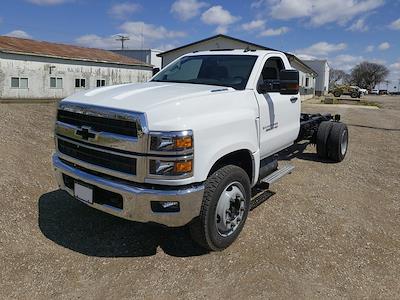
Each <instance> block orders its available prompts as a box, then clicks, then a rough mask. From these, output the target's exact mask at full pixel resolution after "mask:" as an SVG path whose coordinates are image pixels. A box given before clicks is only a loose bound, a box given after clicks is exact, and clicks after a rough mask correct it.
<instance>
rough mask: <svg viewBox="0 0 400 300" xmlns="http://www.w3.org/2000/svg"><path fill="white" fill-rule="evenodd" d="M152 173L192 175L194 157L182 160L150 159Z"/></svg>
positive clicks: (158, 174) (157, 174)
mask: <svg viewBox="0 0 400 300" xmlns="http://www.w3.org/2000/svg"><path fill="white" fill-rule="evenodd" d="M149 162H150V166H149V171H150V175H156V176H183V175H191V174H192V169H193V159H191V158H188V159H182V160H170V161H169V160H160V159H150V161H149Z"/></svg>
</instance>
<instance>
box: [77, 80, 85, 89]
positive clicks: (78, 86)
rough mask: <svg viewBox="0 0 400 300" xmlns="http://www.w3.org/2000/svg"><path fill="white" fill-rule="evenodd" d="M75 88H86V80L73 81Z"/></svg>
mask: <svg viewBox="0 0 400 300" xmlns="http://www.w3.org/2000/svg"><path fill="white" fill-rule="evenodd" d="M75 87H76V88H85V87H86V79H83V78H82V79H75Z"/></svg>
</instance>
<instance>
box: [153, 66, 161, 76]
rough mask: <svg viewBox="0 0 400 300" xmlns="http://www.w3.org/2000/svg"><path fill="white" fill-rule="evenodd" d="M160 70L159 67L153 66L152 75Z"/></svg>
mask: <svg viewBox="0 0 400 300" xmlns="http://www.w3.org/2000/svg"><path fill="white" fill-rule="evenodd" d="M158 72H160V68H153V76H154V75H156V74H157V73H158Z"/></svg>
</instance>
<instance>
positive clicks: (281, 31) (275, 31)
mask: <svg viewBox="0 0 400 300" xmlns="http://www.w3.org/2000/svg"><path fill="white" fill-rule="evenodd" d="M288 31H289V28H288V27H285V26H284V27H280V28H276V29H272V28H270V29H267V30H264V31H263V32H261V36H276V35H281V34H285V33H287V32H288Z"/></svg>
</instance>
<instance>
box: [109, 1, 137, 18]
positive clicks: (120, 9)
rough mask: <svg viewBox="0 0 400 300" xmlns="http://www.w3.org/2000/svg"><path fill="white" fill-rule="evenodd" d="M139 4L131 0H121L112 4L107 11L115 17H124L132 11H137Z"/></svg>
mask: <svg viewBox="0 0 400 300" xmlns="http://www.w3.org/2000/svg"><path fill="white" fill-rule="evenodd" d="M140 8H141V6H140V5H139V4H137V3H133V2H123V3H117V4H114V5H113V6H112V7H111V8H110V10H109V11H108V13H109V14H110V15H111V16H112V17H114V18H117V19H125V18H127V17H128V16H129V15H131V14H132V13H134V12H137V11H138V10H139V9H140Z"/></svg>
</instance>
